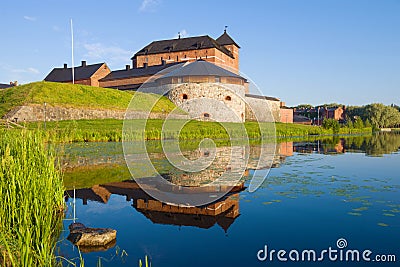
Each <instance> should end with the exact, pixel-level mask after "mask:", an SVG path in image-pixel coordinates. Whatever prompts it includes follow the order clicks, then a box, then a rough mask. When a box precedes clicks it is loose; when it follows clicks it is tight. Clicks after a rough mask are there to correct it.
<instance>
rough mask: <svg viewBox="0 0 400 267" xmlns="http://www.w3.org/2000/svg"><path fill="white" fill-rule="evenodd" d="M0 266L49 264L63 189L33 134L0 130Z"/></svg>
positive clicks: (49, 152) (40, 141)
mask: <svg viewBox="0 0 400 267" xmlns="http://www.w3.org/2000/svg"><path fill="white" fill-rule="evenodd" d="M0 135H1V137H2V138H1V139H0V156H1V161H0V203H1V206H0V218H1V220H0V251H1V255H0V265H6V266H7V265H10V266H53V265H54V264H55V263H56V260H55V256H54V253H53V252H54V248H55V245H56V242H57V238H58V236H59V231H60V230H61V227H62V216H63V210H64V205H65V204H64V198H63V195H64V188H63V184H62V177H61V174H60V172H59V171H58V170H57V168H56V166H55V156H54V154H53V152H52V151H53V150H52V149H51V148H49V147H48V146H46V145H45V143H44V140H43V136H42V135H41V134H40V133H39V132H37V131H0Z"/></svg>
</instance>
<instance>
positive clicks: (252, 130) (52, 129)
mask: <svg viewBox="0 0 400 267" xmlns="http://www.w3.org/2000/svg"><path fill="white" fill-rule="evenodd" d="M123 123H124V121H123V120H114V119H106V120H77V121H58V122H47V123H46V131H45V133H44V134H45V137H46V139H47V140H50V141H54V142H62V143H68V142H95V141H100V142H107V141H115V142H120V141H122V127H123ZM126 123H127V127H126V128H127V129H129V131H128V133H126V136H125V138H126V140H160V139H161V137H163V138H165V139H177V138H179V139H180V140H194V139H202V138H205V137H208V138H213V139H221V140H229V139H230V138H229V136H230V137H231V138H233V139H242V138H244V137H246V135H247V136H248V138H250V139H260V138H261V137H263V138H270V137H273V136H274V131H275V129H276V137H277V138H287V137H306V136H314V135H320V136H321V135H332V134H333V132H332V130H331V129H324V128H322V127H318V126H309V125H298V124H284V123H275V124H273V123H259V124H258V123H256V122H246V123H245V124H244V127H245V129H246V131H247V132H244V131H243V128H242V125H241V124H239V123H217V122H204V121H190V122H188V123H187V124H185V126H184V127H183V128H182V130H181V131H179V128H180V125H181V124H182V121H180V120H171V121H170V126H171V129H167V130H165V131H164V132H163V136H162V126H163V123H164V120H160V119H151V120H141V119H138V120H130V121H126ZM26 126H27V128H28V129H32V130H34V129H43V128H44V125H43V122H36V123H28V124H26ZM143 129H145V130H143ZM371 131H372V130H371V128H364V129H349V128H340V132H339V134H341V135H343V134H360V133H371Z"/></svg>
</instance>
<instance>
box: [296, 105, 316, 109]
mask: <svg viewBox="0 0 400 267" xmlns="http://www.w3.org/2000/svg"><path fill="white" fill-rule="evenodd" d="M296 108H299V109H303V108H306V109H310V108H313V106H312V105H310V104H300V105H298V106H297V107H296Z"/></svg>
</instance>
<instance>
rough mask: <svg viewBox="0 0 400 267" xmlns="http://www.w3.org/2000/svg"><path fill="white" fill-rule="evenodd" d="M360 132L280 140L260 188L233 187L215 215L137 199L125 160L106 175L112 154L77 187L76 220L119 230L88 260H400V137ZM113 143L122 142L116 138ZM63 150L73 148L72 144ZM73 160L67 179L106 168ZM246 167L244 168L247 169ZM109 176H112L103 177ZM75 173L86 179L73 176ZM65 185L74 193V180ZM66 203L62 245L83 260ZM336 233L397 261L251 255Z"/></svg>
mask: <svg viewBox="0 0 400 267" xmlns="http://www.w3.org/2000/svg"><path fill="white" fill-rule="evenodd" d="M361 139H362V140H359V139H357V140H356V141H354V140H350V139H349V140H347V139H341V140H329V141H327V143H324V141H321V142H318V143H317V142H311V143H310V142H309V143H296V142H294V143H289V147H290V148H289V150H290V151H286V150H285V152H284V153H283V154H282V156H281V157H280V162H279V164H278V165H279V166H277V167H276V168H272V169H271V170H270V172H269V176H268V178H267V180H266V181H265V182H264V183H263V184H262V186H261V188H259V189H258V190H257V191H256V192H254V193H249V192H248V191H247V189H244V190H243V191H241V192H239V193H232V194H231V195H230V196H228V197H227V198H226V199H224V200H221V201H220V203H219V204H221V203H222V204H224V205H227V206H229V207H231V208H230V210H229V212H230V213H229V212H228V213H223V214H219V215H217V216H211V215H208V216H206V215H202V214H199V211H193V213H194V214H193V213H192V214H191V213H190V211H189V212H188V213H189V214H179V213H178V214H177V213H174V212H160V211H156V210H154V209H152V208H148V209H143V208H140V207H139V206H140V203H139V201H140V200H142V199H145V200H146V201H147V200H149V197H148V196H146V195H145V194H144V193H143V192H142V191H141V190H140V189H138V188H137V186H135V184H134V183H133V182H131V181H125V180H127V178H129V177H125V176H126V170H125V171H123V170H118V172H117V173H121V179H120V180H119V181H116V180H115V172H113V175H112V178H111V175H110V172H111V171H110V169H113V168H114V169H116V168H118V166H119V167H120V168H123V167H121V165H119V164H120V163H119V162H120V159H118V156H117V157H115V158H113V159H114V161H112V162H108V163H107V164H109V165H110V166H111V167H109V168H108V167H107V168H104V177H101V179H102V180H101V182H99V183H100V185H97V184H98V183H96V181H93V182H94V183H93V185H88V184H87V182H85V187H84V188H77V189H76V196H77V200H76V216H77V218H78V219H77V221H79V222H81V223H83V224H85V225H87V226H91V227H109V228H113V229H116V230H117V231H118V232H117V242H116V244H115V245H114V246H113V247H111V248H109V249H108V250H105V251H98V252H86V253H85V252H82V256H83V258H84V260H85V266H98V265H99V261H101V266H138V260H139V259H142V260H143V259H144V257H145V255H147V256H148V257H149V259H150V260H151V263H152V266H154V267H158V266H314V265H318V266H319V265H320V266H368V265H374V266H399V262H400V246H399V240H400V174H399V164H400V153H399V143H400V137H399V136H397V135H396V136H394V137H391V138H389V139H386V138H383V139H382V138H381V137H379V138H378V141H379V142H376V140H375V141H374V140H371V138H361ZM382 140H383V141H382ZM336 142H338V143H337V144H336ZM382 142H387V143H389V142H390V145H389V144H388V145H382ZM76 146H77V147H75V148H76V149H78V150H77V151H79V152H77V153H78V154H79V153H82V150H81V149H82V148H81V147H79V145H76ZM89 146H93V147H95V146H97V145H96V144H92V145H89ZM100 146H104V144H102V145H100ZM109 146H113V149H114V148H115V149H116V150H118V149H120V147H119V145H118V144H110V145H109ZM292 146H293V149H292V148H291V147H292ZM93 147H92V149H93ZM90 149H91V148H88V150H90ZM113 149H111V150H113ZM66 151H67V152H68V151H70V152H71V151H74V147H73V146H72V147H68V148H66ZM104 151H107V150H104ZM299 151H301V152H299ZM303 152H307V153H303ZM317 152H320V153H317ZM323 152H324V153H325V154H322V153H323ZM343 152H344V153H343ZM71 153H73V152H71ZM104 153H105V154H107V153H108V154H112V155H114V156H115V155H116V154H118V153H114V152H104ZM82 154H83V153H82ZM102 156H103V157H105V158H107V157H108V158H110V157H109V155H102ZM91 157H93V155H91ZM80 160H81V159H80ZM161 160H163V159H161ZM100 161H101V160H100ZM77 162H78V161H77ZM101 162H103V161H101ZM72 165H73V164H72ZM102 166H103V165H102ZM104 166H106V165H104ZM116 166H117V167H116ZM79 168H80V169H79ZM76 169H79V170H80V174H79V175H76V176H74V168H72V169H70V170H69V173H68V174H67V175H66V176H67V178H68V181H69V182H71V179H72V180H74V179H83V178H82V177H85V175H83V176H82V169H83V170H84V173H85V172H87V176H90V175H91V172H92V173H93V172H94V171H95V172H96V175H95V176H94V177H99V176H101V175H102V171H101V170H102V169H100V171H99V169H98V168H96V170H92V169H91V168H88V167H87V166H86V167H76ZM252 171H253V170H249V172H250V174H251V172H252ZM92 176H93V175H92ZM107 176H110V179H112V181H110V182H107ZM117 176H118V175H117ZM71 177H72V178H71ZM68 181H67V183H68ZM79 182H82V181H74V183H76V184H79ZM244 185H245V186H247V185H248V181H246V182H245V184H244ZM67 187H68V185H67ZM67 193H68V194H72V190H69V191H68V192H67ZM138 200H139V201H138ZM67 204H68V207H69V209H68V211H67V214H66V217H67V218H68V219H66V220H65V221H64V228H65V229H66V230H64V231H63V232H62V235H61V237H60V240H61V241H60V244H59V248H58V251H59V252H58V254H59V255H61V256H63V257H65V258H68V259H73V261H75V262H79V260H78V258H79V252H78V249H77V248H76V247H74V246H73V245H72V244H71V243H70V242H69V241H68V240H66V237H67V236H68V230H67V229H68V225H69V224H70V223H71V221H70V220H69V219H71V218H72V198H69V199H68V200H67ZM217 204H218V203H217ZM196 213H197V214H196ZM200 213H201V212H200ZM339 238H344V239H346V241H347V248H345V249H358V250H360V251H363V250H366V249H369V250H371V251H372V252H373V254H372V256H370V257H371V258H373V257H375V255H376V254H394V255H396V257H397V262H396V263H380V264H378V263H376V262H358V263H355V262H340V261H336V262H331V261H327V260H325V261H324V262H314V263H311V262H305V263H304V262H303V263H299V262H290V261H289V262H279V261H278V260H277V258H275V259H274V260H273V261H272V262H271V261H269V260H267V261H264V262H261V261H259V260H258V259H257V252H258V251H259V250H260V249H263V248H264V246H265V245H267V246H268V249H275V250H280V249H283V250H286V251H287V252H288V253H289V251H290V250H292V249H296V250H298V251H300V252H301V251H302V250H305V249H313V250H315V251H317V252H318V253H319V252H320V251H321V250H323V249H328V247H332V248H333V249H337V245H336V241H337V240H338V239H339ZM286 256H287V255H286Z"/></svg>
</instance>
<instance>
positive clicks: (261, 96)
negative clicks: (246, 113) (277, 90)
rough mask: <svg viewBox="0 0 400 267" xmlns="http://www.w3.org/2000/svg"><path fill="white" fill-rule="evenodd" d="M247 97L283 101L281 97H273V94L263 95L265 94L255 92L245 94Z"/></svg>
mask: <svg viewBox="0 0 400 267" xmlns="http://www.w3.org/2000/svg"><path fill="white" fill-rule="evenodd" d="M245 96H246V97H251V98H258V99H266V100H270V101H281V100H280V99H279V98H276V97H271V96H263V95H253V94H245Z"/></svg>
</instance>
